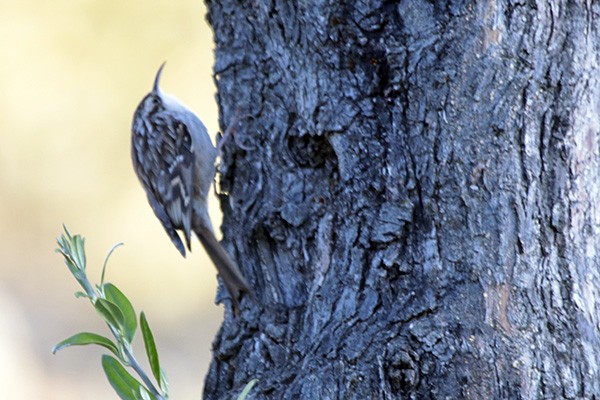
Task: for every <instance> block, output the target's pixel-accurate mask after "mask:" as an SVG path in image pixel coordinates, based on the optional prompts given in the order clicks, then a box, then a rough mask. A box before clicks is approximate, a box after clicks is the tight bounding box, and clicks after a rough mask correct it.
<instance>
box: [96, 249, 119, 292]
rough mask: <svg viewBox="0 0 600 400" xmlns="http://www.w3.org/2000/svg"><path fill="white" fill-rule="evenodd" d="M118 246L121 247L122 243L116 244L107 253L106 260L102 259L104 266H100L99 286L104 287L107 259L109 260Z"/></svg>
mask: <svg viewBox="0 0 600 400" xmlns="http://www.w3.org/2000/svg"><path fill="white" fill-rule="evenodd" d="M120 246H123V243H122V242H120V243H117V244H115V245H114V246H113V247H112V248H111V249H110V250H109V251H108V254H107V255H106V258H105V259H104V265H102V276H101V277H100V286H104V276H105V274H106V266H107V265H108V259H109V258H110V256H111V255H112V253H113V252H114V251H115V250H116V249H117V248H118V247H120Z"/></svg>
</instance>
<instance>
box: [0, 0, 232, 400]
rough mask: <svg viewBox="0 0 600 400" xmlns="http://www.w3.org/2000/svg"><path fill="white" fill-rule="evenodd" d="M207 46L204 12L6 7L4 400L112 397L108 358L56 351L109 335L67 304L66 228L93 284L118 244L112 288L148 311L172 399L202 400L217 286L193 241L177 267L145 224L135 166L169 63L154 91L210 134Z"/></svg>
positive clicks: (2, 35) (172, 5)
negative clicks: (138, 140) (138, 134)
mask: <svg viewBox="0 0 600 400" xmlns="http://www.w3.org/2000/svg"><path fill="white" fill-rule="evenodd" d="M211 35H212V33H211V31H210V28H209V27H208V26H207V24H206V21H205V9H204V6H203V4H202V2H201V0H179V1H167V0H163V1H158V0H144V1H142V0H126V1H123V0H70V1H69V0H55V1H41V0H37V1H34V0H19V1H10V0H0V226H1V230H0V388H2V389H1V391H2V394H1V395H0V397H2V398H3V399H4V398H6V399H92V400H93V399H108V398H116V395H115V394H114V393H113V392H112V388H110V386H109V384H108V383H107V381H106V379H105V377H104V374H103V372H102V369H101V366H100V355H101V354H102V351H101V350H99V349H95V348H91V347H85V348H70V349H66V350H63V351H62V352H59V353H58V354H56V355H52V354H51V353H50V349H51V348H52V346H53V345H54V344H55V343H57V342H58V341H60V340H62V339H64V338H65V337H67V336H69V335H71V334H73V333H76V332H78V331H82V330H86V331H98V332H102V333H105V334H108V332H107V331H106V329H105V327H104V326H103V325H102V324H101V323H100V322H98V318H97V317H96V316H95V314H94V311H93V310H92V308H91V307H90V305H89V303H87V302H86V301H85V300H83V299H75V298H74V297H73V292H75V291H76V290H77V289H78V287H77V285H76V283H75V281H74V279H73V278H72V277H71V276H70V275H69V273H68V272H67V268H66V267H65V266H64V264H63V262H62V260H61V258H60V257H59V256H58V255H57V254H55V253H54V248H55V239H56V237H57V236H58V235H59V233H60V231H61V224H62V223H65V224H67V226H68V227H69V228H70V230H71V231H72V232H74V233H82V234H84V236H85V237H86V239H87V242H86V243H87V249H88V270H89V274H90V275H91V277H92V278H93V279H94V280H95V281H97V280H98V278H99V272H100V268H101V264H102V262H103V259H104V256H105V254H106V252H107V251H108V250H109V249H110V248H111V247H112V245H113V244H115V243H117V242H119V241H123V242H125V246H124V247H122V248H120V249H118V250H117V251H116V253H114V254H113V257H112V259H111V262H110V266H109V271H108V278H109V280H110V281H112V282H114V283H116V284H117V285H118V286H119V287H120V288H121V289H122V290H123V291H124V292H125V293H126V294H128V295H129V296H130V299H131V300H132V302H133V303H134V306H135V307H136V309H137V310H138V311H139V310H141V309H143V310H144V311H146V314H147V315H148V318H149V322H150V324H151V326H152V327H153V330H154V334H155V339H156V341H157V344H158V346H159V351H160V355H161V359H162V362H163V367H164V368H165V369H166V371H167V374H168V376H169V378H170V383H171V393H172V398H175V399H189V398H200V394H201V391H202V387H203V378H204V375H205V372H206V369H207V367H208V362H209V356H210V346H211V341H212V338H213V335H214V333H215V330H216V329H217V327H218V324H219V322H220V319H221V314H222V311H221V309H220V308H217V307H215V306H214V305H213V299H214V295H215V287H216V279H215V272H214V269H213V267H212V266H211V265H210V263H209V262H208V261H207V259H206V257H205V255H204V252H203V251H200V246H199V245H198V244H197V242H196V243H195V248H194V249H195V250H196V251H195V252H194V254H192V255H191V256H188V258H187V259H183V258H181V257H180V256H179V254H178V253H177V251H176V250H175V248H174V247H173V245H172V244H171V243H170V241H169V239H168V238H167V236H166V234H165V233H164V232H163V230H162V228H161V226H160V224H159V222H158V221H157V220H156V218H155V217H154V215H153V214H152V211H151V209H150V207H149V206H148V204H147V202H146V199H145V195H144V194H143V191H142V189H141V187H140V186H139V184H138V182H137V180H136V178H135V176H134V174H133V171H132V168H131V162H130V156H129V140H130V132H129V129H130V123H131V117H132V114H133V111H134V109H135V107H136V106H137V103H138V102H139V101H140V100H141V98H142V97H143V96H144V95H145V94H146V93H147V92H148V91H149V90H150V88H151V86H152V81H153V79H154V74H155V73H156V70H157V68H158V67H159V65H160V64H161V63H162V62H163V61H164V60H167V66H166V68H165V71H164V73H163V78H162V87H163V89H164V90H165V91H166V92H168V93H172V94H175V95H176V96H177V97H179V98H180V99H181V100H182V101H183V102H184V103H186V104H188V106H190V108H192V109H193V110H195V111H196V112H197V113H198V115H199V116H200V118H201V119H202V120H203V121H204V122H205V124H206V126H207V128H208V130H209V132H211V136H214V133H215V132H216V131H217V129H218V126H217V108H216V105H215V101H214V91H215V89H214V85H213V82H212V78H211V67H212V63H213V54H212V37H211ZM211 207H212V208H213V209H214V210H213V211H214V213H213V219H215V218H219V215H218V214H219V213H218V207H217V206H216V205H215V202H214V201H213V204H212V205H211ZM214 222H215V225H216V226H218V225H219V221H218V220H215V221H214ZM138 339H141V338H138ZM141 350H142V348H141V347H138V348H137V353H138V356H139V357H140V358H143V352H142V351H141ZM144 361H145V360H144Z"/></svg>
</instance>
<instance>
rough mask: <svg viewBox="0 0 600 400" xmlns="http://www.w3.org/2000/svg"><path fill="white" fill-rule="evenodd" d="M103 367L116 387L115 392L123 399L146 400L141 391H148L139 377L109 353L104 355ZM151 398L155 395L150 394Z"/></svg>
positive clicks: (111, 383) (114, 387) (112, 384)
mask: <svg viewBox="0 0 600 400" xmlns="http://www.w3.org/2000/svg"><path fill="white" fill-rule="evenodd" d="M102 368H103V369H104V373H105V374H106V377H107V378H108V381H109V382H110V385H111V386H112V387H113V389H115V392H117V394H118V395H119V397H120V398H121V399H123V400H144V398H143V397H142V395H141V394H140V393H141V391H142V390H143V391H146V389H145V388H144V387H143V386H142V384H141V383H140V382H138V380H137V379H135V378H134V377H133V376H131V374H130V373H129V372H127V370H126V369H125V368H124V367H123V366H122V365H121V363H120V362H119V361H118V360H117V359H115V358H114V357H111V356H109V355H106V354H105V355H103V356H102ZM150 399H155V397H153V396H150Z"/></svg>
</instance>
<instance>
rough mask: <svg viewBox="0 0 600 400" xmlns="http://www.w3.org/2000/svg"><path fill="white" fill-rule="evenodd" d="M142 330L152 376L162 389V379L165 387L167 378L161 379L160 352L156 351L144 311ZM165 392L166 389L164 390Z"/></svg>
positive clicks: (141, 321)
mask: <svg viewBox="0 0 600 400" xmlns="http://www.w3.org/2000/svg"><path fill="white" fill-rule="evenodd" d="M140 328H141V330H142V336H143V337H144V346H145V347H146V354H147V355H148V362H149V363H150V368H151V369H152V374H153V375H154V378H156V381H157V382H158V383H159V384H160V386H161V388H162V386H163V382H162V380H163V379H162V378H165V379H164V381H165V382H164V383H165V386H166V387H168V385H166V377H164V374H163V376H162V377H161V369H160V363H159V361H158V352H157V351H156V344H155V343H154V335H152V331H151V330H150V326H149V325H148V320H147V319H146V314H144V312H143V311H142V313H141V314H140ZM162 389H163V390H164V388H162Z"/></svg>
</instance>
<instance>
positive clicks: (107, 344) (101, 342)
mask: <svg viewBox="0 0 600 400" xmlns="http://www.w3.org/2000/svg"><path fill="white" fill-rule="evenodd" d="M88 344H97V345H98V346H102V347H104V348H106V349H108V350H110V351H112V352H113V354H114V355H116V356H117V357H118V356H119V351H118V350H117V345H116V344H114V343H113V341H112V340H110V339H109V338H107V337H104V336H102V335H97V334H95V333H91V332H80V333H77V334H75V335H73V336H71V337H70V338H68V339H65V340H63V341H62V342H60V343H58V344H57V345H56V346H54V347H53V348H52V354H55V353H56V352H57V351H59V350H62V349H64V348H65V347H70V346H85V345H88Z"/></svg>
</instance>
